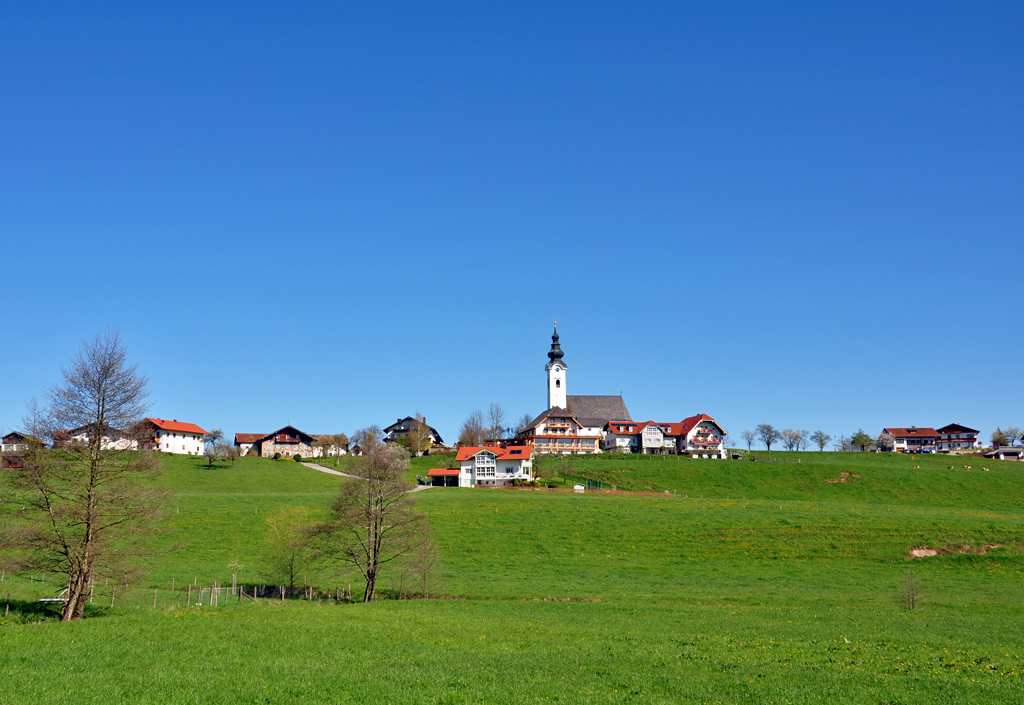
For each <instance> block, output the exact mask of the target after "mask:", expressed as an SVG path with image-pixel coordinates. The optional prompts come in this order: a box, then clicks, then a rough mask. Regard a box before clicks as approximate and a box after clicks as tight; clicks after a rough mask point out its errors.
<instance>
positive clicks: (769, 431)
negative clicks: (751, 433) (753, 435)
mask: <svg viewBox="0 0 1024 705" xmlns="http://www.w3.org/2000/svg"><path fill="white" fill-rule="evenodd" d="M757 435H758V437H759V438H760V439H761V442H762V443H764V447H765V448H767V449H768V452H769V453H770V452H771V450H772V444H773V443H777V442H778V441H779V439H781V438H782V434H781V433H779V431H778V430H777V429H776V428H775V427H774V426H772V425H771V424H770V423H761V424H758V425H757Z"/></svg>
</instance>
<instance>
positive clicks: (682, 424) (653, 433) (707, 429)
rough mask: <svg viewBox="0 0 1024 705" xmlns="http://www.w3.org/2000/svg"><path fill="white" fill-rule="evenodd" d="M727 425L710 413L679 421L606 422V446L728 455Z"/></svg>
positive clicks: (644, 450) (638, 451) (671, 452)
mask: <svg viewBox="0 0 1024 705" xmlns="http://www.w3.org/2000/svg"><path fill="white" fill-rule="evenodd" d="M727 435H728V434H727V433H726V431H725V429H724V428H722V427H721V426H720V425H719V424H718V422H717V421H715V420H714V419H713V418H711V417H710V416H708V415H707V414H697V415H696V416H691V417H689V418H686V419H683V420H682V421H679V422H675V423H665V422H659V421H609V422H608V423H606V424H605V426H604V447H605V450H627V449H628V450H629V452H631V453H644V454H675V453H696V454H700V455H706V454H714V455H717V456H720V457H725V436H727Z"/></svg>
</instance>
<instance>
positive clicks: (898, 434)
mask: <svg viewBox="0 0 1024 705" xmlns="http://www.w3.org/2000/svg"><path fill="white" fill-rule="evenodd" d="M882 430H883V431H887V432H888V433H890V434H891V435H892V437H893V438H938V437H939V432H938V431H936V430H935V429H934V428H924V427H922V428H918V427H917V426H911V427H909V428H892V427H889V428H883V429H882Z"/></svg>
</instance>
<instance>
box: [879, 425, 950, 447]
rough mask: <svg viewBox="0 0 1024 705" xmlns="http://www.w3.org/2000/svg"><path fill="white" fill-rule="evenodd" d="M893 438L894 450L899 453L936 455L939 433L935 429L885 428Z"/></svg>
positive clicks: (913, 427) (914, 427)
mask: <svg viewBox="0 0 1024 705" xmlns="http://www.w3.org/2000/svg"><path fill="white" fill-rule="evenodd" d="M882 431H883V432H885V433H888V434H889V435H890V436H892V438H893V450H894V451H897V452H899V453H934V452H935V449H936V447H937V444H938V440H939V432H938V431H936V430H935V429H934V428H918V427H917V426H911V427H910V428H896V427H893V428H883V429H882Z"/></svg>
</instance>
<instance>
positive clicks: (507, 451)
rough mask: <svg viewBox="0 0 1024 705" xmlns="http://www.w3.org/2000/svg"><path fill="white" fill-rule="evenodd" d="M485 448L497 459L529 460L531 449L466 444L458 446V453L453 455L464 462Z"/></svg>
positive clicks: (458, 460) (526, 447) (527, 447)
mask: <svg viewBox="0 0 1024 705" xmlns="http://www.w3.org/2000/svg"><path fill="white" fill-rule="evenodd" d="M485 450H486V451H487V452H489V453H491V454H493V455H494V456H496V457H497V459H498V460H529V459H530V455H531V453H532V451H533V449H532V448H531V447H530V446H507V447H505V448H499V447H498V446H466V447H464V448H459V453H458V455H456V456H455V460H456V461H457V462H466V461H469V460H472V459H473V458H474V457H476V456H477V455H478V454H479V453H481V452H483V451H485Z"/></svg>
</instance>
